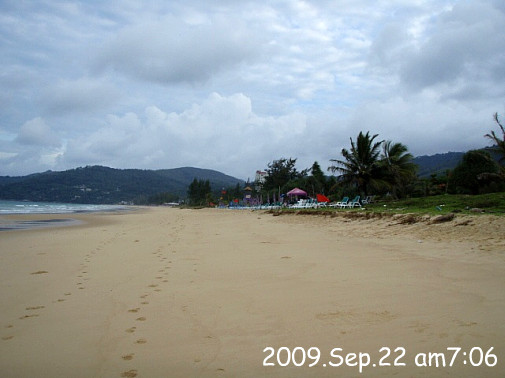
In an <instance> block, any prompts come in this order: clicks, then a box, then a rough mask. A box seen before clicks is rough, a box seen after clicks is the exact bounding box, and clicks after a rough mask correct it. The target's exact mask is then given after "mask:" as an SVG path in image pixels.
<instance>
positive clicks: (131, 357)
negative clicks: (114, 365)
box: [121, 353, 135, 361]
mask: <svg viewBox="0 0 505 378" xmlns="http://www.w3.org/2000/svg"><path fill="white" fill-rule="evenodd" d="M134 355H135V353H130V354H125V355H124V356H121V358H122V359H123V360H125V361H130V360H133V356H134Z"/></svg>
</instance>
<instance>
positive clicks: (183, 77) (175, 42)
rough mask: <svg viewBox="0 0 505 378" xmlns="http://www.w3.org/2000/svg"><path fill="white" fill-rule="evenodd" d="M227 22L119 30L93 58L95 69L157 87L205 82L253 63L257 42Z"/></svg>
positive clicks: (170, 19)
mask: <svg viewBox="0 0 505 378" xmlns="http://www.w3.org/2000/svg"><path fill="white" fill-rule="evenodd" d="M246 30H247V29H246V28H245V27H244V25H241V23H240V22H237V21H236V20H233V19H232V18H220V17H218V18H215V19H213V20H211V21H205V22H202V23H199V24H190V23H187V22H184V21H182V20H181V19H178V18H176V17H174V16H171V15H169V16H166V17H164V18H163V19H162V20H160V21H157V22H140V23H138V24H134V25H130V26H127V27H125V28H124V29H122V30H121V31H120V32H119V33H118V34H117V35H116V36H115V37H114V38H113V40H112V41H111V42H108V43H106V44H105V46H104V47H103V48H102V49H101V51H100V53H99V54H98V58H97V63H96V67H97V68H99V69H100V68H101V69H106V68H112V69H114V70H116V71H118V72H121V73H124V74H127V75H129V76H131V77H134V78H139V79H143V80H148V81H152V82H156V83H160V84H168V83H180V82H189V83H195V82H200V81H205V80H208V79H209V78H211V77H212V75H214V74H216V73H219V72H221V71H223V70H225V69H229V68H232V67H234V66H237V65H238V64H240V63H241V62H243V61H245V60H247V59H250V58H252V57H253V56H254V55H255V54H256V50H257V48H258V46H257V42H256V39H257V38H256V37H255V36H254V35H253V34H249V33H247V32H246Z"/></svg>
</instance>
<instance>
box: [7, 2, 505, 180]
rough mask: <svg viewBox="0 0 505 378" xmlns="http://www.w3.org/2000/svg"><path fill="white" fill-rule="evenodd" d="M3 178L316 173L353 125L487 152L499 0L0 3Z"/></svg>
mask: <svg viewBox="0 0 505 378" xmlns="http://www.w3.org/2000/svg"><path fill="white" fill-rule="evenodd" d="M0 67H1V70H0V103H1V106H0V175H22V174H23V175H24V174H28V173H33V172H40V171H44V170H47V169H51V170H64V169H69V168H75V167H78V166H86V165H95V164H99V165H106V166H110V167H115V168H145V169H158V168H175V167H181V166H195V167H201V168H210V169H216V170H219V171H222V172H224V173H227V174H230V175H233V176H236V177H239V178H242V179H247V178H248V177H249V178H254V173H255V171H256V170H257V169H263V168H265V167H266V166H267V164H268V162H271V161H273V160H276V159H278V158H281V157H296V158H298V161H297V163H298V164H297V167H298V168H299V169H303V168H306V167H309V166H311V165H312V163H313V162H314V161H318V162H319V163H320V165H321V166H322V168H323V169H326V168H327V167H328V165H329V164H330V163H329V159H331V158H339V157H340V151H341V149H342V148H343V147H348V146H349V138H350V137H353V138H355V137H356V135H357V134H358V133H359V131H360V130H363V131H368V130H370V131H371V132H372V133H377V134H379V136H380V138H381V139H389V140H393V141H397V142H402V143H404V144H406V145H407V146H408V148H409V150H410V151H411V152H412V153H413V154H414V155H416V156H418V155H427V154H428V155H429V154H434V153H439V152H447V151H465V150H468V149H471V148H479V147H483V146H486V145H488V144H489V143H488V142H487V141H486V140H485V138H484V137H483V134H485V133H486V132H488V131H490V130H492V129H496V130H497V128H496V127H495V124H494V123H493V118H492V115H493V113H495V112H498V113H500V114H505V85H504V84H505V2H504V1H503V0H460V1H455V0H378V1H369V0H333V1H330V0H305V1H298V0H285V1H280V0H279V1H275V0H274V1H247V0H213V1H207V0H184V1H183V0H180V1H162V0H160V1H140V0H125V1H121V2H116V1H98V0H86V1H82V2H80V1H63V0H33V1H29V0H27V1H20V0H1V1H0Z"/></svg>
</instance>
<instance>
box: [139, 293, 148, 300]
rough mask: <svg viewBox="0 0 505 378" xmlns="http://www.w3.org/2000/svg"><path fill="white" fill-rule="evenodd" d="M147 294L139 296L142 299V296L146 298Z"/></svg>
mask: <svg viewBox="0 0 505 378" xmlns="http://www.w3.org/2000/svg"><path fill="white" fill-rule="evenodd" d="M148 296H149V294H144V295H141V296H140V298H142V299H144V298H147V297H148Z"/></svg>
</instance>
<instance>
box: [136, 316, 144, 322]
mask: <svg viewBox="0 0 505 378" xmlns="http://www.w3.org/2000/svg"><path fill="white" fill-rule="evenodd" d="M135 320H137V321H139V322H144V321H145V320H146V317H145V316H141V317H140V318H137V319H135Z"/></svg>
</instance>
